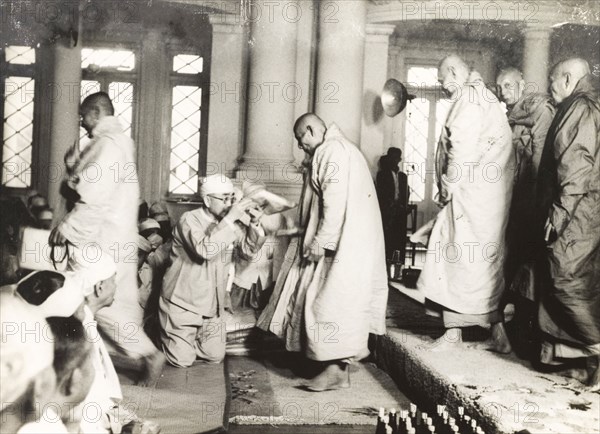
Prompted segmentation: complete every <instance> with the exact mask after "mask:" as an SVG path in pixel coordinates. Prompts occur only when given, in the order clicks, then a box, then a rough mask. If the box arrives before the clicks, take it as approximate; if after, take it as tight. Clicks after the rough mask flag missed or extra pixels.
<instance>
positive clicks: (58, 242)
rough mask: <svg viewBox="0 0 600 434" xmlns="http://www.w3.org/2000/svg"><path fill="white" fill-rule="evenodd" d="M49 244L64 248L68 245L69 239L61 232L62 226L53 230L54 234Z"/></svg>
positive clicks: (52, 233) (49, 238)
mask: <svg viewBox="0 0 600 434" xmlns="http://www.w3.org/2000/svg"><path fill="white" fill-rule="evenodd" d="M48 244H50V245H51V246H64V245H65V244H67V238H66V237H65V236H64V235H63V233H62V232H61V231H60V225H58V226H56V227H55V228H54V229H52V232H50V236H49V237H48Z"/></svg>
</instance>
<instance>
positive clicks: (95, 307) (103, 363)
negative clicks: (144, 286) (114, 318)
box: [16, 255, 158, 434]
mask: <svg viewBox="0 0 600 434" xmlns="http://www.w3.org/2000/svg"><path fill="white" fill-rule="evenodd" d="M115 271H116V268H115V266H114V263H113V262H112V261H111V260H110V258H108V256H107V255H105V256H101V257H100V258H99V259H98V260H96V261H95V262H93V263H87V264H85V266H81V267H79V268H78V269H77V270H76V271H75V272H68V273H56V272H52V271H41V272H35V273H32V274H30V275H29V276H27V277H26V278H24V279H22V280H21V282H19V284H18V285H17V289H16V291H17V293H18V294H19V295H20V296H21V297H22V298H24V299H25V300H26V301H27V302H28V303H30V304H33V305H36V306H37V310H38V311H39V312H41V313H42V314H43V316H44V317H55V318H56V317H70V316H74V317H75V318H77V319H78V320H79V321H81V323H82V324H83V326H84V330H85V334H86V338H87V341H88V342H90V343H91V344H92V352H91V362H92V366H93V369H94V373H95V376H94V379H93V380H94V381H93V383H92V384H91V388H90V390H89V392H88V393H87V396H85V400H84V401H83V402H82V403H81V404H80V405H78V406H77V407H74V408H73V409H72V410H71V411H70V416H69V417H70V418H71V419H72V420H70V422H71V423H73V422H75V421H79V424H80V426H79V430H80V432H81V433H82V434H87V433H105V432H120V431H121V428H122V426H123V425H125V424H127V423H130V422H131V421H136V422H139V423H144V424H145V426H146V427H148V428H150V427H152V430H149V431H148V432H149V433H151V432H155V431H158V429H157V427H155V426H154V424H153V423H152V422H150V421H145V422H141V421H140V420H139V419H138V418H137V416H136V415H135V414H134V413H132V412H131V411H129V410H127V409H125V408H124V407H122V406H120V403H121V401H122V399H123V395H122V393H121V385H120V382H119V378H118V376H117V373H116V371H115V368H114V366H113V364H112V360H111V358H110V356H109V354H108V351H107V350H106V347H105V345H104V341H103V339H102V336H101V335H100V334H99V332H98V327H97V323H96V321H95V319H94V316H95V314H96V313H97V312H98V311H99V310H100V309H102V308H104V307H107V306H110V305H111V304H112V303H113V300H114V296H115V292H116V284H115ZM86 408H88V410H87V411H85V409H86ZM90 408H93V409H94V410H97V412H96V411H90V410H89V409H90ZM88 413H89V414H91V415H92V416H91V417H90V418H87V417H86V415H87V414H88ZM153 430H154V431H153Z"/></svg>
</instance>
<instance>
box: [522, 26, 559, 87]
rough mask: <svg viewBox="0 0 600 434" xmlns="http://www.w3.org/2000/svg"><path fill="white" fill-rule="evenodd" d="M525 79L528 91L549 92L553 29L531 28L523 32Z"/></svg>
mask: <svg viewBox="0 0 600 434" xmlns="http://www.w3.org/2000/svg"><path fill="white" fill-rule="evenodd" d="M523 35H524V41H523V77H524V78H525V82H526V83H527V90H528V91H536V92H546V91H547V90H548V73H549V67H550V65H549V64H548V62H549V58H550V37H551V35H552V28H550V27H542V26H530V27H526V28H525V29H524V30H523Z"/></svg>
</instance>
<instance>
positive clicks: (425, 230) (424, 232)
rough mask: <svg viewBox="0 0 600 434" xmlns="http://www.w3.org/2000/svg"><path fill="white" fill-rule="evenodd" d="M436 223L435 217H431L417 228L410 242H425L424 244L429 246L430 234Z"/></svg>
mask: <svg viewBox="0 0 600 434" xmlns="http://www.w3.org/2000/svg"><path fill="white" fill-rule="evenodd" d="M434 223H435V219H431V220H429V221H428V222H427V223H425V224H424V225H423V226H421V227H420V228H419V229H417V230H416V231H415V233H414V234H412V235H411V236H410V242H411V243H415V244H423V245H424V246H427V244H428V243H429V236H430V235H431V231H432V229H433V224H434Z"/></svg>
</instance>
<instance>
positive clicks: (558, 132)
mask: <svg viewBox="0 0 600 434" xmlns="http://www.w3.org/2000/svg"><path fill="white" fill-rule="evenodd" d="M595 80H596V77H594V76H593V75H592V74H590V69H589V66H588V64H587V62H585V61H584V60H581V59H570V60H567V61H564V62H561V63H559V64H558V65H557V66H555V67H554V68H553V69H552V72H551V75H550V82H551V88H550V91H551V96H546V95H544V94H538V93H534V94H527V93H524V92H523V90H524V88H525V86H524V82H523V79H522V77H521V75H520V73H519V72H518V71H517V70H515V69H507V70H503V71H502V72H501V74H500V75H499V77H498V85H499V87H500V88H501V98H502V99H503V100H504V101H505V103H506V105H507V107H508V116H507V114H506V113H505V111H504V109H503V107H502V106H501V104H500V101H499V100H498V99H497V98H496V97H495V96H494V95H493V94H491V93H490V92H489V91H488V89H487V88H486V86H485V85H484V83H483V80H482V78H481V76H480V75H479V74H478V73H477V72H475V71H472V70H471V69H470V68H469V67H468V66H467V64H466V63H465V62H464V61H463V60H462V59H460V58H459V57H457V56H455V55H451V56H448V57H446V58H444V59H443V60H442V62H441V63H440V66H439V81H440V83H441V86H442V88H443V89H444V90H445V91H446V92H447V95H448V97H449V98H450V99H451V101H452V107H451V109H450V112H449V114H448V117H447V119H446V120H445V123H444V127H443V129H442V132H441V136H440V139H439V144H438V149H437V153H436V174H437V182H438V190H439V193H438V197H437V202H438V204H439V206H440V211H439V214H438V215H437V217H436V218H435V220H434V221H433V222H431V223H430V224H429V225H428V226H427V227H429V231H428V233H427V238H428V240H427V248H428V253H434V254H432V255H428V256H427V259H426V262H425V266H424V268H423V270H422V273H421V275H420V278H419V281H418V287H419V289H420V290H421V291H423V293H424V294H425V297H426V306H427V308H428V309H427V310H428V312H432V313H434V314H437V315H440V316H441V317H442V318H443V321H444V325H445V327H446V329H447V331H446V333H445V334H444V336H442V337H441V338H440V339H439V340H437V341H436V342H435V345H433V346H430V349H433V350H438V351H439V350H447V349H455V348H456V347H457V346H458V345H462V344H463V343H462V338H461V330H462V329H464V328H465V327H470V326H474V325H476V326H482V327H484V328H487V329H489V330H490V339H489V340H488V341H486V342H485V343H484V345H485V346H486V348H489V349H492V350H495V351H499V352H502V353H506V352H509V351H511V344H510V341H509V340H508V337H507V334H506V331H505V328H504V317H503V312H504V305H505V304H506V302H505V297H504V296H505V295H506V292H507V291H506V290H507V288H512V289H514V292H517V293H518V294H520V295H522V296H524V298H529V299H530V300H531V301H532V302H533V303H537V305H538V307H539V309H538V324H539V331H540V335H539V336H540V337H541V339H540V349H541V350H540V351H541V352H540V354H541V356H540V357H541V358H540V360H541V361H542V362H543V363H546V364H560V365H561V366H564V367H568V368H573V367H575V368H579V369H576V370H575V371H576V372H577V374H576V376H577V378H578V379H580V380H581V381H582V382H585V383H587V384H588V385H589V386H590V387H592V388H596V389H597V388H598V386H599V378H598V375H599V374H598V355H599V353H600V351H599V350H600V315H599V314H598V312H599V308H600V197H599V195H600V176H599V175H600V167H599V165H600V158H599V157H600V156H599V152H600V101H599V99H598V94H597V88H596V87H595ZM80 115H81V125H82V126H83V127H84V128H85V129H86V130H87V132H88V134H89V136H90V137H91V138H92V141H91V142H90V143H89V144H88V145H87V146H86V147H85V148H84V149H80V148H79V146H78V145H74V146H73V147H72V148H71V149H69V151H68V152H67V154H66V155H65V165H66V167H67V174H68V176H67V178H66V179H65V185H64V191H65V192H67V193H66V194H65V197H67V198H68V203H67V207H66V209H67V212H66V214H65V216H64V218H63V219H61V220H60V222H59V223H58V224H57V225H56V226H55V227H54V229H53V230H52V232H51V234H50V238H49V242H50V244H51V245H66V246H68V247H69V250H68V251H69V258H68V271H67V272H66V273H64V274H59V273H54V274H52V275H48V274H44V273H43V272H42V273H35V274H34V275H32V276H30V277H29V278H28V279H26V280H25V281H23V282H21V283H19V284H18V285H16V288H12V292H11V293H7V292H6V291H3V292H2V297H3V299H2V302H1V303H0V307H1V308H2V312H3V328H2V364H1V366H2V371H1V374H2V381H3V384H4V383H5V381H4V380H5V379H7V378H9V377H12V378H17V379H19V381H20V382H19V384H18V385H16V386H15V387H12V388H10V390H8V389H5V388H4V386H3V389H2V401H3V402H5V401H10V402H11V403H12V404H11V405H12V406H8V407H7V408H9V409H10V411H9V412H8V413H7V412H5V407H4V405H3V408H2V414H3V421H4V420H5V418H4V416H7V418H8V421H9V422H8V423H10V424H12V425H10V426H11V429H10V430H11V431H18V429H19V426H21V425H25V426H27V424H28V422H31V423H34V424H35V423H37V422H39V420H38V421H35V420H33V421H32V420H27V419H26V418H25V419H23V418H21V419H18V418H17V417H12V416H14V415H15V414H22V412H19V411H17V410H15V408H16V407H15V406H17V407H18V406H19V405H21V406H27V405H30V404H31V403H32V402H34V401H35V399H37V398H39V396H40V395H39V394H40V393H41V392H40V390H42V389H43V387H45V386H48V384H50V383H52V382H54V383H53V384H54V386H53V387H54V389H52V390H58V391H62V392H63V395H64V396H69V394H71V395H72V393H75V392H77V400H78V401H77V402H79V403H85V402H90V400H91V399H97V398H91V396H98V394H101V395H100V396H102V397H103V402H106V406H104V407H103V408H102V412H103V414H104V415H105V416H106V417H104V418H103V419H102V421H103V427H104V428H105V429H106V432H115V429H114V425H115V421H114V417H113V416H111V414H112V413H111V409H114V408H118V405H119V401H120V399H121V394H120V388H119V385H118V379H116V377H115V375H114V367H113V366H112V363H111V362H110V358H109V357H108V355H107V350H106V348H105V346H104V342H103V339H100V340H98V338H97V337H96V339H95V342H96V344H95V345H94V346H93V348H91V349H90V348H88V347H89V346H86V345H84V343H82V344H81V346H79V347H77V349H76V350H74V353H75V354H79V355H80V357H78V360H79V361H78V363H77V364H69V363H66V362H65V356H64V354H63V353H57V351H58V346H55V351H54V356H53V355H52V349H51V348H49V347H48V346H47V345H46V346H43V345H42V346H40V347H39V348H38V349H39V350H40V351H43V352H44V354H45V356H44V357H45V359H44V361H43V362H42V361H39V360H37V361H36V360H26V358H24V357H23V355H22V351H25V350H26V349H30V348H31V347H33V346H35V345H38V346H39V345H41V344H40V343H39V342H37V341H36V342H29V341H28V338H27V336H25V340H23V339H20V338H19V339H17V338H14V337H12V338H11V336H13V335H14V334H15V333H14V330H13V331H10V330H8V329H7V328H6V327H4V325H5V318H9V320H10V321H13V320H14V321H13V322H15V324H16V322H17V320H18V318H21V317H22V318H26V319H27V321H29V322H33V323H36V324H46V319H44V318H48V320H47V321H48V323H52V322H54V321H55V320H54V319H51V318H56V317H59V318H63V319H64V321H67V322H68V321H70V319H69V318H71V319H73V318H74V319H75V320H77V321H79V324H90V325H91V329H93V330H96V327H97V329H98V330H100V331H101V332H102V336H103V338H104V339H107V340H109V341H110V342H111V344H112V345H113V346H115V347H116V350H119V351H121V352H123V353H124V354H125V355H127V356H129V357H131V358H134V359H138V360H139V361H140V365H141V366H142V367H143V369H142V372H141V374H142V375H141V376H140V378H139V383H138V384H141V385H148V384H152V383H153V382H154V381H155V380H156V378H157V376H158V375H159V373H160V372H161V370H162V366H163V364H164V363H165V362H168V363H170V364H171V365H173V366H176V367H181V368H185V367H188V366H191V365H192V364H193V363H195V362H196V361H197V360H201V361H203V362H205V363H219V362H221V361H222V360H223V358H224V357H225V347H226V331H227V330H226V323H227V318H228V315H230V314H231V307H232V306H231V295H230V292H231V290H232V288H237V289H240V288H239V287H236V285H235V284H234V282H235V281H236V266H238V264H240V263H243V261H246V262H248V261H252V260H254V259H256V255H258V254H261V253H264V252H265V250H264V249H263V247H264V245H265V240H266V239H267V238H268V237H269V236H273V235H276V234H278V232H277V230H276V229H277V227H271V226H270V225H269V223H268V222H269V218H268V217H267V216H266V215H265V204H264V203H262V204H261V203H259V202H257V200H256V198H255V197H254V198H253V197H251V196H249V197H244V196H243V194H240V192H239V191H238V190H236V188H235V187H234V184H233V182H232V181H231V180H230V179H229V178H227V177H226V176H223V175H213V176H209V177H206V178H204V179H203V180H202V182H201V185H200V196H201V198H202V205H201V206H199V207H198V208H197V209H194V210H191V211H188V212H186V213H184V214H183V215H182V216H181V218H180V219H179V220H178V221H177V222H176V224H175V225H174V227H173V230H172V234H171V235H172V240H171V241H170V244H169V246H170V248H169V250H170V251H169V259H168V262H167V266H166V270H165V271H164V276H163V277H162V282H161V288H160V294H159V297H158V298H159V300H158V307H157V316H158V322H159V324H160V337H159V339H158V344H159V345H158V346H159V347H160V348H156V346H155V345H154V344H153V342H152V340H151V339H150V337H149V336H148V335H147V334H146V333H145V332H144V328H143V322H144V311H143V308H142V305H140V302H139V298H140V294H139V288H138V265H139V262H138V255H136V253H138V250H137V248H138V245H139V241H140V240H139V236H138V233H137V221H138V215H137V214H138V200H139V187H138V182H137V177H136V175H135V171H133V172H132V168H134V167H135V152H134V144H133V142H132V140H131V139H130V138H129V137H128V136H127V135H126V134H125V133H124V132H123V129H122V127H121V125H120V124H119V122H118V120H117V118H116V117H115V116H114V108H113V106H112V102H111V100H110V98H109V97H108V95H107V94H105V93H102V92H99V93H96V94H93V95H90V96H88V97H87V98H86V99H85V100H84V101H83V103H82V104H81V109H80ZM293 133H294V136H295V138H296V140H297V142H298V146H299V148H300V149H302V150H303V151H304V152H305V155H306V158H305V160H304V163H303V167H304V182H303V187H302V194H301V198H300V204H299V207H298V210H297V222H296V225H295V226H296V227H295V228H293V230H289V231H287V232H285V234H286V236H288V237H290V239H289V246H288V247H287V251H286V253H285V258H284V259H283V261H282V264H281V269H280V270H279V271H278V273H277V276H276V277H275V278H274V279H273V281H274V289H273V292H272V294H271V295H270V297H269V299H268V302H267V303H266V305H265V306H264V309H263V310H262V312H261V314H260V316H259V317H258V319H257V326H258V327H259V328H261V329H263V330H265V331H268V332H272V333H274V334H275V335H277V336H278V337H280V338H281V339H282V340H283V341H284V342H285V346H286V349H287V350H289V351H294V352H300V353H302V354H303V355H304V356H305V357H306V358H307V359H309V360H312V361H313V362H314V363H315V365H316V366H317V367H318V370H317V373H316V375H315V376H314V378H311V379H309V380H308V381H307V382H306V383H305V387H306V389H307V390H310V391H314V392H321V391H325V390H332V389H342V388H348V387H350V369H349V365H350V364H352V363H356V362H357V361H360V360H362V359H364V358H366V357H367V356H368V355H369V349H368V338H369V335H370V334H377V335H380V334H383V333H384V332H385V317H386V315H385V313H386V305H387V296H388V282H387V273H386V259H385V245H384V244H385V240H384V234H383V230H382V220H381V212H380V207H379V204H378V199H377V194H376V190H375V185H374V183H373V180H372V178H371V174H370V170H369V167H368V164H367V162H366V160H365V158H364V157H363V155H362V153H361V152H360V150H359V148H358V147H357V146H356V145H355V144H353V143H352V142H351V141H349V140H348V139H347V138H346V137H345V136H344V134H343V132H342V131H341V130H340V128H339V127H338V126H337V125H336V124H334V123H332V124H330V125H327V124H326V123H325V122H324V121H323V120H322V119H321V118H320V117H318V116H317V115H315V114H313V113H307V114H304V115H302V116H301V117H300V118H299V119H297V121H296V123H295V125H294V129H293ZM490 168H492V169H494V170H490ZM91 247H93V248H92V249H91V250H90V248H91ZM91 252H94V253H93V254H92V253H91ZM268 259H269V260H272V259H274V258H273V257H272V256H271V257H268ZM57 275H58V276H57ZM257 276H258V275H257ZM251 280H252V282H250V283H249V285H247V288H248V289H249V291H257V290H260V286H261V279H260V278H259V277H257V278H255V279H251ZM237 282H238V283H239V282H240V281H239V280H237ZM262 283H264V277H263V281H262ZM15 315H16V316H15ZM65 318H67V319H65ZM27 321H25V322H23V324H25V325H26V326H27V324H28V323H27ZM64 321H63V322H64ZM59 323H60V321H59ZM60 324H62V323H60ZM60 324H59V326H57V327H54V328H52V332H53V333H55V335H56V338H57V340H59V339H60V337H61V336H62V335H63V334H65V333H64V330H70V329H72V328H73V327H71V326H68V325H67V326H64V324H63V326H60ZM65 327H66V328H65ZM75 329H77V330H79V329H78V328H77V327H75ZM88 329H89V328H86V332H87V330H88ZM7 330H8V331H7ZM11 330H12V329H11ZM77 330H76V331H75V333H79V334H81V333H80V331H77ZM67 334H68V333H67ZM5 335H7V336H6V339H5ZM80 340H81V339H80ZM42 347H43V348H42ZM61 351H62V350H61ZM61 354H62V355H61ZM81 354H84V355H85V354H89V355H90V356H89V358H90V359H91V360H94V363H93V364H92V366H91V367H90V366H88V367H87V368H86V366H87V365H85V364H84V361H86V360H87V358H86V357H83V356H81ZM53 357H54V358H55V360H58V361H59V363H58V364H56V363H55V365H57V368H61V367H62V366H63V365H65V366H67V367H68V369H66V370H65V372H67V371H68V375H67V374H65V372H62V371H60V369H59V370H58V371H56V369H55V370H54V371H53V370H52V369H50V368H51V366H50V365H51V364H52V360H53ZM48 360H50V362H48ZM573 361H574V364H573V363H570V362H573ZM34 362H35V363H34ZM55 371H56V372H55ZM59 371H60V372H59ZM575 371H573V370H572V369H571V372H575ZM94 373H95V374H94ZM65 375H66V377H65ZM90 375H91V376H92V377H93V375H95V378H96V380H93V381H92V380H90V381H89V383H90V384H87V383H86V382H82V383H81V384H82V386H81V387H80V388H76V387H74V386H72V387H71V386H70V388H69V387H66V386H65V387H64V388H63V389H60V388H56V381H57V378H58V377H59V376H61V378H62V380H61V381H65V382H67V383H66V384H67V385H71V384H72V383H73V382H74V381H75V380H74V379H77V378H88V377H89V376H90ZM82 376H83V377H82ZM115 379H116V380H115ZM15 384H16V383H15ZM48 387H49V386H48ZM5 390H6V391H7V392H6V393H9V392H10V395H6V396H5ZM48 390H50V389H48ZM71 398H72V400H75V398H73V397H72V396H71ZM94 402H95V401H94ZM8 416H11V417H8ZM50 416H52V415H50ZM54 416H56V415H54ZM28 417H30V418H31V416H28ZM71 422H72V421H71ZM3 423H5V422H3ZM19 423H21V425H19ZM140 423H141V422H140ZM66 424H67V423H66V421H65V425H66ZM29 425H30V424H29ZM3 426H4V427H5V426H8V425H3ZM15 427H16V428H15ZM111 427H112V428H111ZM13 428H14V429H13ZM96 428H97V427H96ZM96 428H95V429H96ZM33 429H39V427H35V426H34V427H31V426H29V428H27V429H26V430H23V431H19V432H33V431H31V430H33ZM52 429H54V430H55V431H53V432H63V431H61V429H62V428H61V429H59V428H56V427H54V428H52ZM65 429H66V428H65ZM28 430H30V431H28ZM36 432H39V431H36ZM64 432H66V431H64ZM116 432H119V431H118V429H117V431H116ZM150 432H151V431H150Z"/></svg>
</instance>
